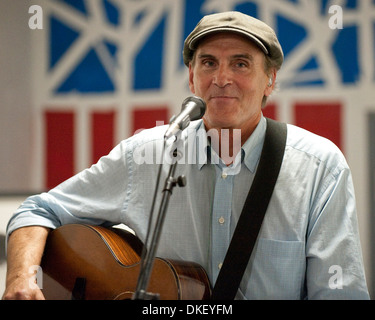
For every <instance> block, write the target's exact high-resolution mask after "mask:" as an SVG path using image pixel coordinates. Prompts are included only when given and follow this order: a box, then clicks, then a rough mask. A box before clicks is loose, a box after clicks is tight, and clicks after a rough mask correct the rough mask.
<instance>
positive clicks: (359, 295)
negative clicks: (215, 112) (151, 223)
mask: <svg viewBox="0 0 375 320" xmlns="http://www.w3.org/2000/svg"><path fill="white" fill-rule="evenodd" d="M266 125H267V124H266V121H265V118H262V119H261V121H260V123H259V125H258V126H257V128H256V130H255V131H254V132H253V134H252V135H251V137H250V138H249V139H248V140H247V141H246V143H245V144H244V145H243V146H242V149H241V153H239V156H238V157H237V158H236V159H235V160H234V164H233V165H232V166H230V167H227V166H224V165H223V164H222V163H221V161H213V160H214V159H218V158H217V155H216V154H215V153H214V151H213V150H211V149H210V148H207V134H206V131H205V130H203V127H204V126H203V124H202V121H201V120H199V121H194V122H192V123H191V124H190V126H189V127H188V128H187V129H185V131H183V133H182V137H181V139H179V140H178V143H180V144H179V145H178V149H179V150H180V151H181V153H182V158H181V159H180V160H179V163H178V165H177V168H176V175H175V176H176V177H177V176H178V175H185V176H186V179H187V185H186V186H185V187H175V188H174V189H173V194H172V196H171V198H170V202H169V207H168V212H167V214H166V219H165V223H164V226H163V231H162V236H161V239H160V244H159V248H158V253H157V255H158V256H161V257H165V258H172V259H180V260H186V261H194V262H197V263H199V264H201V265H202V266H203V267H204V268H205V269H206V271H207V273H208V275H209V278H210V280H211V283H212V284H213V283H214V282H215V280H216V278H217V275H218V273H219V271H220V267H221V263H222V262H223V260H224V256H225V254H226V250H227V248H228V246H229V243H230V239H231V236H232V234H233V231H234V228H235V225H236V223H237V221H238V219H239V216H240V214H241V211H242V207H243V205H244V202H245V199H246V196H247V193H248V190H249V188H250V186H251V184H252V181H253V178H254V174H255V171H256V168H257V165H258V162H259V158H260V153H261V150H262V146H263V142H264V137H265V130H266ZM165 130H166V127H165V126H163V127H156V128H153V129H150V130H144V131H142V132H141V133H139V134H137V135H135V136H133V137H130V138H129V139H126V140H124V141H122V142H121V143H120V144H119V145H117V146H116V147H115V148H114V149H113V150H112V151H111V153H110V154H109V155H108V156H105V157H103V158H101V159H100V160H99V162H98V163H97V164H95V165H93V166H92V167H91V168H89V169H86V170H84V171H82V172H81V173H79V174H77V175H75V176H74V177H72V178H71V179H69V180H67V181H65V182H64V183H62V184H61V185H59V186H57V187H56V188H54V189H52V190H50V191H49V192H48V193H42V194H40V195H36V196H32V197H30V198H28V199H26V200H25V202H24V203H23V204H22V205H21V207H20V208H19V209H18V210H17V212H16V213H15V214H14V216H13V217H12V219H11V220H10V222H9V225H8V235H9V234H10V233H11V232H12V231H13V230H15V229H16V228H19V227H22V226H27V225H43V226H46V227H50V228H56V227H58V226H60V225H62V224H67V223H86V224H105V225H113V224H119V223H123V224H125V225H127V226H129V227H130V228H132V229H133V230H134V231H135V233H136V234H137V236H138V237H139V238H140V239H141V240H142V241H144V239H145V235H146V230H147V223H148V216H149V212H150V208H151V201H152V196H153V193H154V189H155V181H156V178H157V172H158V167H159V165H155V163H160V155H161V150H162V145H163V136H164V132H165ZM170 143H171V142H170V141H169V144H167V146H166V151H167V152H166V154H168V153H170V152H171V150H172V149H173V148H174V147H175V146H176V144H174V145H172V146H173V148H172V146H171V145H170ZM206 155H208V157H207V156H206ZM207 159H208V160H209V161H207ZM168 169H169V166H168V165H167V164H164V165H163V173H162V177H161V186H162V185H163V184H164V181H165V178H166V175H167V170H168ZM158 194H159V196H158V199H157V204H156V206H155V208H156V212H157V211H158V208H159V205H158V203H159V201H160V198H161V192H159V193H158ZM233 272H235V270H233ZM237 298H238V299H368V298H369V296H368V290H367V286H366V281H365V275H364V268H363V260H362V253H361V246H360V242H359V234H358V225H357V216H356V204H355V196H354V189H353V183H352V178H351V173H350V169H349V167H348V165H347V163H346V161H345V159H344V156H343V155H342V153H341V152H340V151H339V149H338V148H337V147H336V146H335V145H334V144H332V143H331V142H330V141H328V140H326V139H324V138H322V137H319V136H317V135H314V134H312V133H310V132H308V131H305V130H303V129H301V128H298V127H295V126H292V125H288V136H287V145H286V149H285V155H284V160H283V164H282V167H281V171H280V174H279V178H278V180H277V183H276V186H275V190H274V193H273V195H272V198H271V201H270V204H269V207H268V210H267V213H266V215H265V218H264V221H263V225H262V228H261V231H260V235H259V238H258V241H257V243H256V246H255V248H254V251H253V254H252V256H251V258H250V261H249V264H248V267H247V269H246V271H245V274H244V277H243V279H242V282H241V285H240V288H239V290H238V294H237Z"/></svg>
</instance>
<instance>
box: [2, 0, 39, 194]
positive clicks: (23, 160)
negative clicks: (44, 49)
mask: <svg viewBox="0 0 375 320" xmlns="http://www.w3.org/2000/svg"><path fill="white" fill-rule="evenodd" d="M29 5H30V3H29V1H25V0H21V1H19V0H17V1H12V0H1V1H0V44H1V45H0V70H1V72H0V193H4V192H6V193H7V192H23V191H25V190H27V189H28V188H29V187H30V185H31V184H30V171H31V169H30V157H31V150H32V145H31V141H32V140H31V110H32V108H31V107H30V101H31V84H30V79H31V76H30V73H31V63H30V61H31V57H30V48H31V44H30V41H31V39H30V29H29V27H28V18H29V14H28V7H29Z"/></svg>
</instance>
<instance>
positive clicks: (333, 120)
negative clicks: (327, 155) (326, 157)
mask: <svg viewBox="0 0 375 320" xmlns="http://www.w3.org/2000/svg"><path fill="white" fill-rule="evenodd" d="M341 118H342V108H341V104H340V103H339V102H335V103H329V102H327V103H324V102H322V103H312V102H311V103H308V102H307V103H297V104H296V105H295V123H296V125H297V126H299V127H302V128H305V129H307V130H309V131H311V132H314V133H316V134H318V135H321V136H323V137H326V138H328V139H329V140H331V141H332V142H333V143H335V144H336V145H337V146H338V147H339V148H340V149H341V150H342V148H343V146H342V137H341V132H342V131H341V130H342V128H341Z"/></svg>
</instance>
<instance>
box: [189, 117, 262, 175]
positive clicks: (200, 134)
mask: <svg viewBox="0 0 375 320" xmlns="http://www.w3.org/2000/svg"><path fill="white" fill-rule="evenodd" d="M266 127H267V122H266V119H265V118H264V117H263V115H262V117H261V119H260V121H259V123H258V125H257V127H256V128H255V130H254V131H253V133H252V134H251V136H250V137H249V138H248V139H247V140H246V142H245V143H244V144H243V146H242V148H241V157H242V162H243V163H244V165H245V166H246V167H247V168H248V169H249V170H250V172H252V173H254V172H255V170H256V167H257V165H258V162H259V159H260V155H261V152H262V148H263V143H264V138H265V134H266ZM195 129H196V138H195V141H194V143H195V149H194V150H195V151H196V153H195V155H196V164H197V166H198V169H199V170H201V169H202V167H203V166H204V165H205V164H207V160H208V159H210V156H211V155H210V150H211V148H210V147H209V145H208V144H207V145H206V146H205V147H203V148H202V145H199V144H200V143H201V141H207V132H206V130H204V124H203V121H202V120H199V122H197V126H196V127H195ZM198 141H199V143H198ZM202 160H205V161H202Z"/></svg>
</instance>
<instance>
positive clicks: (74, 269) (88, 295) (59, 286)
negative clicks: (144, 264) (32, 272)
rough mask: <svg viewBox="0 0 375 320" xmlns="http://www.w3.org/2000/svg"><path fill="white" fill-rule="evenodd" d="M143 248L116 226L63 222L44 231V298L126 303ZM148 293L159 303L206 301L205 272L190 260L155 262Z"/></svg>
mask: <svg viewBox="0 0 375 320" xmlns="http://www.w3.org/2000/svg"><path fill="white" fill-rule="evenodd" d="M142 247H143V244H142V243H141V241H140V240H139V239H138V238H137V237H135V236H134V235H133V234H132V233H130V232H127V231H126V230H123V229H119V228H104V227H99V226H89V225H80V224H68V225H64V226H62V227H59V228H57V229H55V230H53V231H51V232H50V234H49V236H48V239H47V243H46V247H45V251H44V255H43V258H42V263H41V267H42V271H43V288H42V291H43V294H44V296H45V298H46V299H47V300H66V299H75V300H107V299H111V300H124V299H131V298H132V296H133V293H134V291H135V288H136V285H137V280H138V275H139V272H140V262H141V258H140V257H141V251H142ZM147 291H148V292H151V293H156V294H159V299H161V300H187V299H189V300H203V299H209V298H210V295H211V287H210V283H209V280H208V277H207V274H206V272H205V270H204V269H203V268H202V267H201V266H200V265H198V264H196V263H193V262H183V261H174V260H167V259H162V258H155V261H154V267H153V270H152V273H151V277H150V281H149V287H148V289H147Z"/></svg>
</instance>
